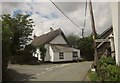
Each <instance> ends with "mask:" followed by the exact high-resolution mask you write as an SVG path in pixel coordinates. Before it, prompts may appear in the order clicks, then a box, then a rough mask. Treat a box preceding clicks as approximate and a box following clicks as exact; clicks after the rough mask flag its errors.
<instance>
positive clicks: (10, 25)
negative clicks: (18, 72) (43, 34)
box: [1, 14, 33, 70]
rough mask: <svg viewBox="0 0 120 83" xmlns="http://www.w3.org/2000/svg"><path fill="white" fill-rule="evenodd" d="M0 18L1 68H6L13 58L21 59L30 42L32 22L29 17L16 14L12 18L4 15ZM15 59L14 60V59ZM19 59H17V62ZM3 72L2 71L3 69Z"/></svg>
mask: <svg viewBox="0 0 120 83" xmlns="http://www.w3.org/2000/svg"><path fill="white" fill-rule="evenodd" d="M1 17H2V49H3V50H2V55H3V57H2V58H3V64H2V65H3V68H4V65H6V66H5V68H6V67H7V64H8V61H9V60H10V59H11V58H12V59H13V57H17V58H18V57H19V56H20V57H22V56H23V54H24V56H26V55H27V54H26V53H25V52H24V51H25V50H26V46H27V45H28V43H29V42H30V41H31V38H30V36H31V35H32V31H33V20H32V19H28V17H29V15H22V14H18V15H16V17H12V16H11V15H10V14H4V15H2V16H1ZM15 59H16V58H15ZM19 59H20V58H18V60H19ZM3 70H4V69H3Z"/></svg>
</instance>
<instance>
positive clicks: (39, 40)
mask: <svg viewBox="0 0 120 83" xmlns="http://www.w3.org/2000/svg"><path fill="white" fill-rule="evenodd" d="M60 34H61V35H62V36H63V38H64V39H65V41H66V42H67V39H66V37H65V35H64V33H63V32H62V30H61V29H57V30H53V31H50V32H48V33H46V34H43V35H41V36H39V37H35V38H34V39H33V41H32V43H31V44H32V45H33V46H40V45H43V44H46V43H49V42H50V41H52V40H53V39H54V38H55V37H57V36H58V35H60ZM67 43H68V42H67Z"/></svg>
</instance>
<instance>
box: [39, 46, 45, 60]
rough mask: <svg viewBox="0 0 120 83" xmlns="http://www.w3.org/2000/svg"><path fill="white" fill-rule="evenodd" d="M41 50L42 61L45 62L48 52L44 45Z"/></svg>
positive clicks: (40, 47)
mask: <svg viewBox="0 0 120 83" xmlns="http://www.w3.org/2000/svg"><path fill="white" fill-rule="evenodd" d="M39 50H40V52H41V59H42V61H44V58H45V53H46V51H47V50H46V48H45V46H44V45H41V46H39Z"/></svg>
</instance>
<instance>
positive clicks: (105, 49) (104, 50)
mask: <svg viewBox="0 0 120 83" xmlns="http://www.w3.org/2000/svg"><path fill="white" fill-rule="evenodd" d="M100 38H101V39H98V40H97V41H96V42H97V43H98V45H97V50H98V56H99V57H100V56H101V55H107V56H112V57H115V46H114V35H113V27H112V26H110V27H109V28H108V29H106V30H105V31H104V32H103V33H102V34H100Z"/></svg>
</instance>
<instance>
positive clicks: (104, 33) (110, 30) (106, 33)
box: [100, 26, 113, 39]
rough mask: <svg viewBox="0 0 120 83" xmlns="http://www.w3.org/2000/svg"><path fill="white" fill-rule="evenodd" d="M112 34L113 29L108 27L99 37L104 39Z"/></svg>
mask: <svg viewBox="0 0 120 83" xmlns="http://www.w3.org/2000/svg"><path fill="white" fill-rule="evenodd" d="M112 32H113V27H112V26H110V27H109V28H108V29H106V30H105V31H104V32H103V33H101V35H100V37H101V38H102V39H105V38H106V37H107V36H108V35H110V33H112Z"/></svg>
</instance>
